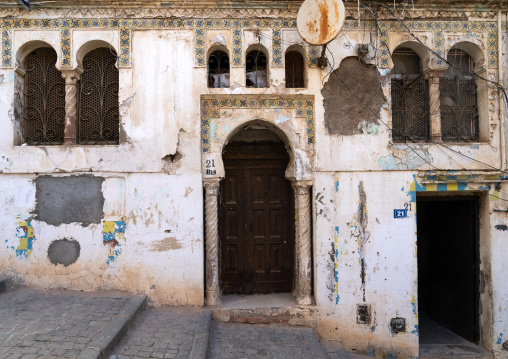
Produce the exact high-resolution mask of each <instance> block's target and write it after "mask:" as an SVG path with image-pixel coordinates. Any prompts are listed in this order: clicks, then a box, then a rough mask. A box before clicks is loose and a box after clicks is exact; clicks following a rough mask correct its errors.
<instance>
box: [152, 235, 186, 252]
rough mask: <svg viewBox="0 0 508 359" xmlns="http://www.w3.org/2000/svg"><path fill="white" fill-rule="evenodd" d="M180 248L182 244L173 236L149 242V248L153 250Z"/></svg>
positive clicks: (162, 250) (164, 250) (163, 250)
mask: <svg viewBox="0 0 508 359" xmlns="http://www.w3.org/2000/svg"><path fill="white" fill-rule="evenodd" d="M182 248H183V246H182V244H181V243H180V242H178V241H177V240H176V238H175V237H168V238H164V239H161V240H159V241H155V242H153V243H151V244H150V250H151V251H153V252H166V251H169V250H174V249H182Z"/></svg>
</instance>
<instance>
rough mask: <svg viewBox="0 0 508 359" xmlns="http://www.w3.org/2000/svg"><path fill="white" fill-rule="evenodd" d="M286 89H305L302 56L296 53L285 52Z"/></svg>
mask: <svg viewBox="0 0 508 359" xmlns="http://www.w3.org/2000/svg"><path fill="white" fill-rule="evenodd" d="M286 87H287V88H300V87H305V83H304V66H303V56H302V54H300V53H299V52H298V51H288V52H286Z"/></svg>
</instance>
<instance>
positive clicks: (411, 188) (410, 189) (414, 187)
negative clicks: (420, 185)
mask: <svg viewBox="0 0 508 359" xmlns="http://www.w3.org/2000/svg"><path fill="white" fill-rule="evenodd" d="M409 191H410V192H415V191H416V181H414V182H413V183H411V185H410V186H409Z"/></svg>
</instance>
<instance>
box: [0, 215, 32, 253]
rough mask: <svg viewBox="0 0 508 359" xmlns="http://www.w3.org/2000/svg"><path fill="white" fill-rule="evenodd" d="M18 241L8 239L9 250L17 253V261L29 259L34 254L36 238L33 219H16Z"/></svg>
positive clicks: (6, 241)
mask: <svg viewBox="0 0 508 359" xmlns="http://www.w3.org/2000/svg"><path fill="white" fill-rule="evenodd" d="M16 224H17V228H16V239H12V240H9V239H6V240H5V243H6V245H7V249H11V250H13V251H15V253H16V258H17V259H28V258H29V257H30V254H32V245H33V242H35V240H36V239H37V238H36V237H35V232H34V228H33V226H32V218H31V217H16Z"/></svg>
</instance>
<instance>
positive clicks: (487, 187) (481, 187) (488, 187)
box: [478, 184, 490, 191]
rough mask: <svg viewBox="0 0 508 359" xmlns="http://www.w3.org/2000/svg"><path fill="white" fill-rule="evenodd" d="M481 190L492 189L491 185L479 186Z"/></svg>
mask: <svg viewBox="0 0 508 359" xmlns="http://www.w3.org/2000/svg"><path fill="white" fill-rule="evenodd" d="M478 189H479V190H480V191H488V190H489V189H490V185H488V184H486V185H484V186H480V187H478Z"/></svg>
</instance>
